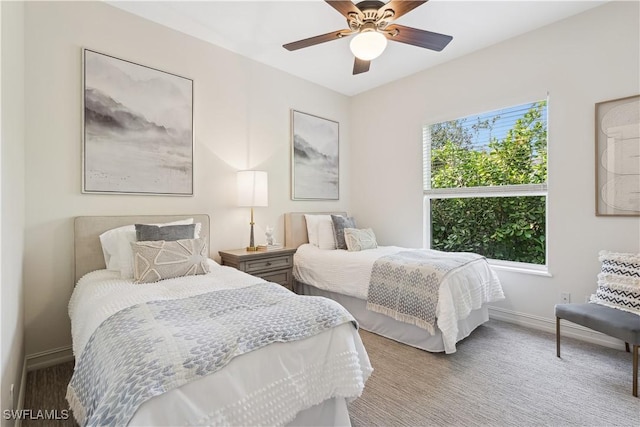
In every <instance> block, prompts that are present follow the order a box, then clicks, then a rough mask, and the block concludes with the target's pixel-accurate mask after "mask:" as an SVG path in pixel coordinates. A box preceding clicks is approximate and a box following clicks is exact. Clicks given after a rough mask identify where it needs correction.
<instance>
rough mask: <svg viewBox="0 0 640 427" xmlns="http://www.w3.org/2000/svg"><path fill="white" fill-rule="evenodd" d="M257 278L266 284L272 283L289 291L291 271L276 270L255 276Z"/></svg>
mask: <svg viewBox="0 0 640 427" xmlns="http://www.w3.org/2000/svg"><path fill="white" fill-rule="evenodd" d="M257 276H258V277H260V278H261V279H264V280H266V281H268V282H274V283H277V284H279V285H282V286H284V287H285V288H287V289H289V290H291V282H292V281H291V279H292V277H291V269H287V270H277V271H272V272H270V273H262V274H257Z"/></svg>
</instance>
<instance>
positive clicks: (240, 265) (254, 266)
mask: <svg viewBox="0 0 640 427" xmlns="http://www.w3.org/2000/svg"><path fill="white" fill-rule="evenodd" d="M295 252H296V249H292V248H283V249H276V250H271V251H255V252H249V251H247V250H246V249H232V250H228V251H219V252H218V254H220V258H221V259H222V265H228V266H230V267H234V268H237V269H238V270H240V271H244V272H245V273H249V274H251V275H253V276H257V277H260V278H262V279H264V280H267V281H269V282H275V283H278V284H280V285H282V286H284V287H285V288H287V289H289V290H293V273H292V270H293V254H294V253H295Z"/></svg>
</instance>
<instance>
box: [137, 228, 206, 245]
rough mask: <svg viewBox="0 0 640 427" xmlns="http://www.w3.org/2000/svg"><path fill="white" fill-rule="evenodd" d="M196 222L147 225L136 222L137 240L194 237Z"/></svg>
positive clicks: (169, 239)
mask: <svg viewBox="0 0 640 427" xmlns="http://www.w3.org/2000/svg"><path fill="white" fill-rule="evenodd" d="M195 229H196V225H195V224H180V225H165V226H157V225H147V224H136V240H137V241H139V242H140V241H145V242H147V241H152V240H167V241H174V240H183V239H193V238H194V237H195V236H194V233H195Z"/></svg>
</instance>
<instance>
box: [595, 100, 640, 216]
mask: <svg viewBox="0 0 640 427" xmlns="http://www.w3.org/2000/svg"><path fill="white" fill-rule="evenodd" d="M595 126H596V129H595V140H596V143H595V150H596V152H595V157H596V165H595V166H596V185H595V187H596V188H595V190H596V194H595V196H596V216H640V95H634V96H629V97H626V98H619V99H613V100H610V101H603V102H598V103H596V104H595Z"/></svg>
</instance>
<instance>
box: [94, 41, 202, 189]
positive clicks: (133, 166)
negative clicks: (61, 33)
mask: <svg viewBox="0 0 640 427" xmlns="http://www.w3.org/2000/svg"><path fill="white" fill-rule="evenodd" d="M82 157H83V171H82V172H83V176H82V191H83V193H107V194H152V195H179V196H190V195H193V81H192V80H191V79H188V78H185V77H181V76H178V75H175V74H171V73H167V72H164V71H160V70H157V69H154V68H151V67H146V66H144V65H139V64H136V63H133V62H129V61H125V60H122V59H118V58H115V57H113V56H109V55H105V54H102V53H98V52H95V51H92V50H89V49H84V50H83V156H82Z"/></svg>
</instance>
